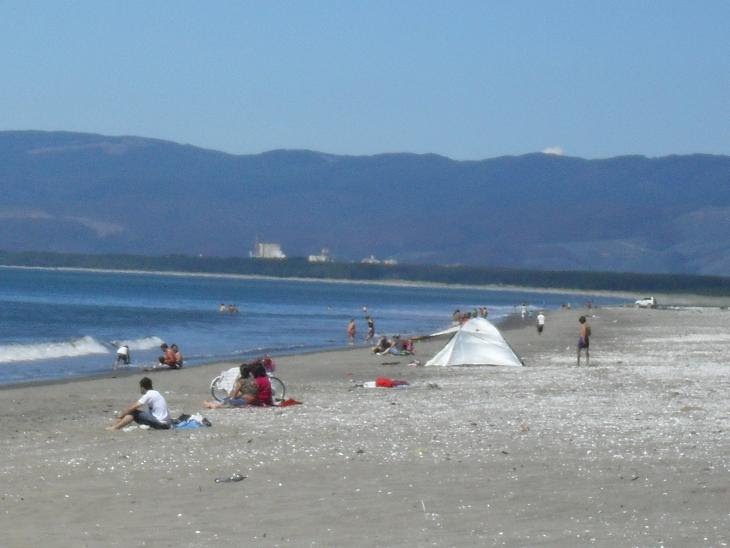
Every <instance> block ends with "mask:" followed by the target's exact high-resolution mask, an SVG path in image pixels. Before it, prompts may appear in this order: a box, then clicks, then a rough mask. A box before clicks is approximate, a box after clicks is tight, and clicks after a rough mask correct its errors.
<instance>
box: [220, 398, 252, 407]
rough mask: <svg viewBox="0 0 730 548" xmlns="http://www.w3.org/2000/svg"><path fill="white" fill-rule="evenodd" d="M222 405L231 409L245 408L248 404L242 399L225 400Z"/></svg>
mask: <svg viewBox="0 0 730 548" xmlns="http://www.w3.org/2000/svg"><path fill="white" fill-rule="evenodd" d="M223 403H225V404H226V405H230V406H231V407H246V406H247V405H248V402H247V401H246V400H244V399H243V398H225V399H224V400H223Z"/></svg>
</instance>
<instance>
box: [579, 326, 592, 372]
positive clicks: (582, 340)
mask: <svg viewBox="0 0 730 548" xmlns="http://www.w3.org/2000/svg"><path fill="white" fill-rule="evenodd" d="M578 323H580V331H579V333H578V367H580V353H581V350H584V349H585V351H586V365H590V354H589V352H588V349H589V347H590V344H591V341H590V339H591V326H590V325H588V322H587V321H586V317H585V316H581V317H580V318H578Z"/></svg>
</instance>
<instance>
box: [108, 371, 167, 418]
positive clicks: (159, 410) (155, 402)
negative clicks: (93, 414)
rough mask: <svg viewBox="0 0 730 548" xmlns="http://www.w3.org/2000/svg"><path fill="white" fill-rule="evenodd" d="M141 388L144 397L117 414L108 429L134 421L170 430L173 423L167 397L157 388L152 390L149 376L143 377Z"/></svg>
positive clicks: (140, 383) (140, 382)
mask: <svg viewBox="0 0 730 548" xmlns="http://www.w3.org/2000/svg"><path fill="white" fill-rule="evenodd" d="M139 390H140V392H142V397H141V398H139V399H138V400H137V401H136V402H134V403H132V404H130V405H129V406H128V407H127V408H126V409H125V410H124V411H122V412H121V413H119V415H118V416H117V422H115V423H114V424H113V425H111V426H109V427H108V428H107V430H120V429H122V428H124V427H125V426H127V425H128V424H130V423H131V422H132V421H134V422H136V423H137V424H145V425H147V426H149V427H151V428H154V429H155V430H168V429H169V428H170V426H171V425H172V419H171V417H170V412H169V411H168V409H167V402H166V401H165V398H164V397H163V396H162V394H160V393H159V392H158V391H157V390H152V381H151V380H150V379H149V377H142V380H140V381H139Z"/></svg>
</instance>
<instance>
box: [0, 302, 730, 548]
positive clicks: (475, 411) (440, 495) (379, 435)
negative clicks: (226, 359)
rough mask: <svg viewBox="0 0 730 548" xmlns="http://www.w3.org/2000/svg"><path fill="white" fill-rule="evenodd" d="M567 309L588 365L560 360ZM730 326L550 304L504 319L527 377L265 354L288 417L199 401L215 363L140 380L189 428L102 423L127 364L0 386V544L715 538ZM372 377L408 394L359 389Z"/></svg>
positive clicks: (684, 315) (707, 542) (567, 354)
mask: <svg viewBox="0 0 730 548" xmlns="http://www.w3.org/2000/svg"><path fill="white" fill-rule="evenodd" d="M581 314H586V315H588V317H589V322H590V323H591V325H592V327H593V339H592V341H591V367H583V366H582V367H575V346H574V345H575V336H576V333H577V317H578V316H579V315H581ZM728 319H730V311H727V310H720V309H718V308H713V309H678V310H639V309H634V308H622V307H606V308H598V309H591V310H586V309H573V310H557V311H554V312H549V313H548V315H547V322H546V327H545V330H544V332H543V334H542V335H539V334H538V333H537V332H536V329H535V326H534V318H530V319H529V320H528V319H526V320H524V321H523V320H522V319H521V318H520V317H519V316H517V317H516V318H515V317H513V319H512V320H511V321H510V322H509V323H510V325H509V326H508V327H505V328H504V329H502V328H500V329H501V330H502V331H503V334H504V336H505V338H506V339H507V341H508V342H509V343H510V345H511V346H513V347H514V348H515V350H516V351H517V353H518V355H520V357H521V358H523V359H524V361H525V363H526V364H527V365H528V367H409V366H408V363H409V362H410V361H411V359H412V358H413V357H411V356H393V357H390V356H387V357H386V356H381V357H379V356H375V355H373V354H372V353H370V352H369V350H368V349H367V348H364V347H348V348H344V349H337V350H331V351H327V352H315V353H312V354H307V355H292V356H282V357H277V358H276V361H277V369H276V375H277V376H278V377H280V378H281V379H282V380H284V382H285V383H286V386H287V397H289V396H291V397H293V398H296V399H297V400H299V401H301V402H302V404H301V405H295V406H292V407H286V408H271V409H218V410H210V411H208V410H203V409H202V406H201V402H202V400H203V399H206V398H209V397H210V394H209V391H208V386H209V383H210V380H211V378H212V377H213V376H215V375H217V374H218V373H220V371H221V369H222V366H221V365H216V364H209V365H205V366H196V367H192V368H184V369H182V370H179V371H170V372H165V373H164V374H157V373H154V372H151V373H150V374H149V375H150V378H151V379H152V380H153V385H154V388H155V389H157V390H159V391H160V392H161V393H162V394H163V395H164V397H165V398H166V399H167V401H168V404H169V406H170V410H171V414H172V415H173V416H178V414H180V413H189V414H192V413H195V412H201V413H203V414H204V415H205V416H206V417H207V418H208V419H209V420H210V421H211V422H212V424H213V426H212V427H210V428H203V429H198V430H172V431H145V430H142V429H139V428H132V429H129V430H128V431H120V432H114V433H110V432H107V431H106V430H105V429H104V428H105V427H106V426H108V425H109V424H110V422H111V420H112V417H113V415H114V413H115V412H116V411H117V410H120V409H123V408H124V407H125V406H126V405H128V404H129V402H130V401H133V400H134V399H136V398H137V397H138V396H139V390H138V378H137V377H138V375H134V374H131V375H125V376H120V377H117V378H102V379H92V380H87V381H83V382H70V383H64V384H53V385H45V386H31V387H14V388H12V389H10V390H2V391H0V397H2V398H3V401H4V402H5V404H6V405H5V406H4V411H5V417H4V420H3V421H2V422H0V450H1V451H2V453H3V455H4V459H2V460H0V477H2V478H3V502H4V504H3V505H2V507H1V508H0V526H2V527H3V545H4V546H7V547H8V548H16V547H17V548H21V547H25V546H28V545H38V546H40V545H43V546H49V547H56V546H58V547H61V546H90V547H91V546H110V547H117V546H118V547H123V546H130V545H131V546H141V545H145V544H147V545H152V544H154V545H156V546H169V547H178V546H181V547H190V548H202V547H206V546H212V545H217V544H219V543H221V542H226V541H230V540H231V539H233V538H235V539H238V540H239V541H241V542H244V543H247V544H253V545H261V546H281V547H289V546H291V547H296V546H311V545H319V546H354V545H357V546H373V547H376V546H389V547H396V548H397V547H403V548H406V547H408V548H410V547H412V546H491V545H510V546H535V545H540V546H545V547H555V548H562V547H564V546H584V545H588V544H590V545H594V546H607V547H608V546H617V545H620V546H656V545H665V546H698V545H699V546H722V545H724V544H726V543H728V542H730V515H729V514H728V512H727V493H728V492H730V460H728V457H727V455H728V454H730V414H728V411H727V405H726V397H725V395H726V394H727V392H728V391H729V390H730V378H729V377H728V375H727V372H728V366H727V362H726V357H725V354H726V345H727V343H728V341H730V335H728V334H727V329H726V328H725V327H724V326H725V325H726V324H727V320H728ZM444 344H445V340H444V339H439V340H434V339H431V340H424V341H418V342H417V343H416V355H415V356H414V357H415V358H417V359H418V360H420V361H422V362H424V363H425V361H426V360H427V359H428V358H430V357H431V356H433V355H434V354H435V353H436V352H437V351H438V350H440V349H441V347H442V346H443V345H444ZM377 376H386V377H390V378H396V379H405V380H408V381H409V382H410V386H409V387H408V388H407V389H401V390H395V389H367V388H358V387H357V384H359V383H361V382H362V381H364V380H371V379H374V378H376V377H377ZM233 474H240V475H241V476H245V480H244V481H242V482H230V483H217V482H216V481H215V480H216V478H221V477H224V478H225V477H230V476H231V475H233ZM160 524H165V526H160ZM374 524H377V527H374ZM59 530H63V531H64V535H62V536H59V535H58V531H59ZM699 539H704V540H699Z"/></svg>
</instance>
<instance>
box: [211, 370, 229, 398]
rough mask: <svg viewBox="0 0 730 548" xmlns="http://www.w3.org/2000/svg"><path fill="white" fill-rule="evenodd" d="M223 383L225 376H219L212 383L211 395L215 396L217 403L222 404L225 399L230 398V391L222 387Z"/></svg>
mask: <svg viewBox="0 0 730 548" xmlns="http://www.w3.org/2000/svg"><path fill="white" fill-rule="evenodd" d="M222 382H223V376H222V375H218V376H217V377H216V378H215V379H213V380H212V381H211V382H210V395H211V396H213V399H214V400H216V401H220V402H222V401H223V400H224V399H225V398H227V397H228V391H227V390H226V389H225V388H223V387H222V386H221V383H222Z"/></svg>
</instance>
